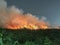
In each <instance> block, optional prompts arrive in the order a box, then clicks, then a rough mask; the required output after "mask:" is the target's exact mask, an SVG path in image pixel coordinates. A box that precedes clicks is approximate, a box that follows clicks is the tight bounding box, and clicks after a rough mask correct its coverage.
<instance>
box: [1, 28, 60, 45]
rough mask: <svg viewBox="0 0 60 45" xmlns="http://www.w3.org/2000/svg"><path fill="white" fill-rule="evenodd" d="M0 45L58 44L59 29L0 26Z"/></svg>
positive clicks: (59, 44)
mask: <svg viewBox="0 0 60 45" xmlns="http://www.w3.org/2000/svg"><path fill="white" fill-rule="evenodd" d="M0 45H60V30H58V29H46V30H44V29H38V30H30V29H17V30H11V29H2V28H0Z"/></svg>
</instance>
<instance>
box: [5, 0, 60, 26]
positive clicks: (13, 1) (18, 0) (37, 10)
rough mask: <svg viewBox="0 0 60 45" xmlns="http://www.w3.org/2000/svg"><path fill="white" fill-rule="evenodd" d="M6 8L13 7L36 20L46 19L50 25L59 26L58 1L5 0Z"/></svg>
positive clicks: (59, 2)
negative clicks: (35, 17)
mask: <svg viewBox="0 0 60 45" xmlns="http://www.w3.org/2000/svg"><path fill="white" fill-rule="evenodd" d="M5 1H6V2H7V5H8V7H9V6H13V5H15V6H16V7H17V8H19V9H23V11H24V12H25V13H31V14H33V15H35V16H37V17H38V18H41V17H42V16H44V17H46V18H47V20H48V21H49V22H50V23H51V24H56V25H59V26H60V0H5Z"/></svg>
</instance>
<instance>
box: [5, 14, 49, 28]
mask: <svg viewBox="0 0 60 45" xmlns="http://www.w3.org/2000/svg"><path fill="white" fill-rule="evenodd" d="M10 18H11V19H10V20H8V21H7V24H6V25H5V26H4V27H5V28H8V29H21V28H27V29H47V28H48V26H49V25H48V24H47V23H46V22H44V21H40V20H38V19H37V18H36V17H34V16H32V15H31V14H28V15H21V14H20V15H16V14H15V16H12V17H11V16H10Z"/></svg>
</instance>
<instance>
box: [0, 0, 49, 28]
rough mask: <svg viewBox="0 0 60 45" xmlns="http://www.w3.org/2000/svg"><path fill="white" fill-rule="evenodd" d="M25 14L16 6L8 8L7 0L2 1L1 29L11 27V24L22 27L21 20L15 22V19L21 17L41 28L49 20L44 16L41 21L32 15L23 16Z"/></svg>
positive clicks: (0, 9) (0, 11) (0, 6)
mask: <svg viewBox="0 0 60 45" xmlns="http://www.w3.org/2000/svg"><path fill="white" fill-rule="evenodd" d="M23 13H24V11H23V10H22V9H18V8H16V7H15V6H11V7H8V8H7V2H5V0H0V27H3V28H6V25H9V23H10V22H12V24H17V25H20V23H19V20H17V21H14V20H15V18H16V19H19V18H21V17H22V18H24V19H26V20H27V22H28V23H34V24H37V25H39V26H40V24H41V23H42V22H44V21H45V20H47V18H46V17H44V16H42V18H41V19H39V18H37V17H36V16H33V15H32V14H30V13H27V14H23ZM29 21H30V22H29ZM45 23H46V22H45ZM45 23H44V25H45ZM47 23H49V22H47Z"/></svg>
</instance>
